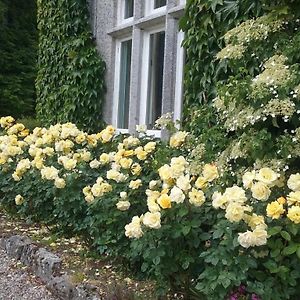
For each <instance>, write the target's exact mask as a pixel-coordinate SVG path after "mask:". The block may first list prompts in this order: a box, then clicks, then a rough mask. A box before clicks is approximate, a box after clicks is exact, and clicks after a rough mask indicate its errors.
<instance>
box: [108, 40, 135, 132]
mask: <svg viewBox="0 0 300 300" xmlns="http://www.w3.org/2000/svg"><path fill="white" fill-rule="evenodd" d="M129 40H132V36H127V37H124V38H122V39H118V40H116V55H115V57H116V58H115V78H114V95H113V108H112V125H113V126H114V127H115V128H116V129H117V131H118V132H121V133H128V128H126V129H123V128H117V125H118V111H119V107H118V106H119V93H120V71H121V69H120V68H121V46H122V43H123V42H126V41H129ZM130 67H131V66H130Z"/></svg>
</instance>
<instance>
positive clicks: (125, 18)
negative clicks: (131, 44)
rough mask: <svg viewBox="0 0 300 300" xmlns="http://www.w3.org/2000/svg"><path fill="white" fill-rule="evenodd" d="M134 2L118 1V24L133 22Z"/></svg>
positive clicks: (128, 0)
mask: <svg viewBox="0 0 300 300" xmlns="http://www.w3.org/2000/svg"><path fill="white" fill-rule="evenodd" d="M133 13H134V0H119V2H118V22H119V23H125V22H130V21H132V20H133Z"/></svg>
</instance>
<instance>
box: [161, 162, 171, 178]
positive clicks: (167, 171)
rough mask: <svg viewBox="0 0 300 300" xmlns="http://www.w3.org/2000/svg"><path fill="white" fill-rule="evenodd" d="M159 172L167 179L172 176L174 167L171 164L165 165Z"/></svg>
mask: <svg viewBox="0 0 300 300" xmlns="http://www.w3.org/2000/svg"><path fill="white" fill-rule="evenodd" d="M158 174H159V177H160V179H161V180H163V181H167V180H168V179H170V178H171V174H172V169H171V167H170V166H169V165H163V166H162V167H160V168H159V169H158Z"/></svg>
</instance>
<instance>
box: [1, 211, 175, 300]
mask: <svg viewBox="0 0 300 300" xmlns="http://www.w3.org/2000/svg"><path fill="white" fill-rule="evenodd" d="M12 234H21V235H27V236H29V237H30V238H31V239H32V240H34V241H36V242H37V243H38V244H42V245H43V246H44V247H45V248H47V249H48V250H49V251H51V252H53V253H55V254H57V255H58V256H59V257H60V258H61V259H62V261H63V269H64V271H66V273H67V274H68V275H69V276H70V277H71V279H72V281H73V283H81V282H85V283H90V284H92V285H95V286H97V288H98V292H99V294H100V295H101V296H102V297H103V299H113V300H119V299H120V300H121V299H122V300H127V299H128V300H131V299H135V300H137V299H141V300H142V299H147V300H155V299H157V297H155V296H154V291H155V285H154V283H153V282H150V281H138V280H135V279H134V278H132V277H130V275H129V273H128V274H126V273H125V271H124V270H122V267H121V266H120V265H118V263H117V262H116V261H113V260H112V259H111V258H109V257H106V256H103V257H100V258H98V257H97V258H94V257H89V252H88V251H87V248H86V247H85V245H84V243H83V242H81V241H80V240H79V239H77V238H70V239H66V238H58V237H57V236H55V235H53V234H52V233H51V232H50V231H49V229H47V228H46V227H42V226H39V225H29V224H26V222H25V221H20V220H16V219H12V218H10V217H8V216H7V215H5V214H4V213H3V211H1V209H0V236H4V235H12ZM17 264H18V263H17ZM1 265H2V262H0V266H1ZM22 268H24V269H25V267H22ZM1 269H2V268H0V273H1ZM0 276H2V275H1V274H0ZM0 280H2V277H0ZM0 291H1V288H0ZM2 299H3V300H4V299H16V300H17V299H27V298H7V297H6V298H1V294H0V300H2ZM28 299H29V298H28ZM30 299H35V298H30ZM36 299H48V298H36ZM49 299H52V298H49ZM168 299H178V298H177V297H175V296H170V297H168Z"/></svg>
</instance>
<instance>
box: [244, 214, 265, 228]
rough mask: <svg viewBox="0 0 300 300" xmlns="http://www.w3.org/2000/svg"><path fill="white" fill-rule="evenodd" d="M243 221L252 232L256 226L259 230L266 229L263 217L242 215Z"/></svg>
mask: <svg viewBox="0 0 300 300" xmlns="http://www.w3.org/2000/svg"><path fill="white" fill-rule="evenodd" d="M244 220H245V221H246V223H247V224H248V225H249V226H250V227H251V229H252V230H254V229H255V228H257V227H258V226H259V227H260V228H266V227H267V225H266V223H265V219H264V217H263V216H258V215H257V214H253V215H251V216H249V215H244Z"/></svg>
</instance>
